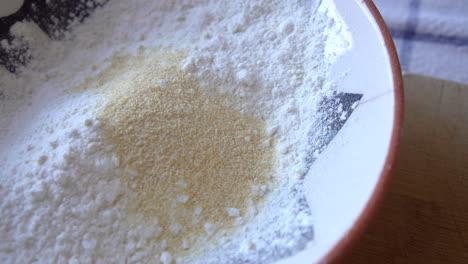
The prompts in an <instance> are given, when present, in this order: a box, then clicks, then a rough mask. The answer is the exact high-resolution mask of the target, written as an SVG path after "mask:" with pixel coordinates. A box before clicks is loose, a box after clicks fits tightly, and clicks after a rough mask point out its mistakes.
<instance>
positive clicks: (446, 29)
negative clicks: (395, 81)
mask: <svg viewBox="0 0 468 264" xmlns="http://www.w3.org/2000/svg"><path fill="white" fill-rule="evenodd" d="M374 2H375V4H376V6H377V7H378V9H379V10H380V12H381V13H382V16H383V17H384V19H385V21H386V23H387V26H388V27H389V29H390V31H391V32H392V35H393V38H394V41H395V44H396V46H397V50H398V54H399V56H400V61H401V64H402V67H403V70H404V71H407V72H412V73H418V74H423V75H428V76H432V77H437V78H442V79H448V80H453V81H458V82H463V83H468V0H374Z"/></svg>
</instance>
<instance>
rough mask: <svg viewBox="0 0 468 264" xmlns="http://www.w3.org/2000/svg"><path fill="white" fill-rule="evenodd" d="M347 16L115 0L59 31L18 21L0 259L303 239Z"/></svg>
mask: <svg viewBox="0 0 468 264" xmlns="http://www.w3.org/2000/svg"><path fill="white" fill-rule="evenodd" d="M89 2H90V3H94V2H92V1H89ZM100 5H102V3H100ZM89 6H90V8H91V7H93V6H94V5H93V4H90V5H89ZM340 23H341V22H340V21H339V20H338V18H337V17H335V16H334V15H333V14H332V13H330V11H329V10H328V9H327V8H326V7H325V6H323V5H322V3H315V2H313V3H310V5H305V4H304V1H292V2H291V1H249V2H248V3H245V2H244V1H213V2H211V1H197V2H196V3H193V2H192V1H183V0H168V1H150V0H138V1H131V2H129V1H120V0H112V1H109V2H108V3H106V4H105V5H103V6H102V7H99V8H97V9H95V10H94V11H93V12H92V16H91V17H90V18H88V19H87V20H85V21H84V22H83V23H81V24H77V25H76V26H74V27H73V28H72V30H70V31H66V32H63V34H60V35H63V36H64V38H63V39H60V40H51V39H50V38H49V37H48V36H47V35H46V34H45V33H44V32H43V31H42V30H41V29H40V28H39V27H38V25H36V24H35V23H32V22H30V21H24V22H19V23H17V24H15V25H14V26H13V27H12V29H11V32H10V33H11V35H12V36H13V37H14V40H12V41H6V42H5V41H3V42H2V47H3V48H4V49H6V50H12V51H17V50H19V49H25V50H27V52H26V53H25V54H23V55H22V56H25V59H24V60H23V61H28V63H27V64H25V65H24V66H21V65H17V66H18V71H17V73H16V74H11V73H9V72H7V71H6V70H5V69H3V68H2V69H0V74H1V78H0V95H1V97H0V108H1V112H2V115H1V116H0V125H1V126H0V127H1V130H0V158H1V159H2V163H1V164H0V169H1V170H0V171H1V172H0V180H1V181H0V195H1V196H2V197H3V199H2V200H1V201H0V212H1V219H2V221H1V222H0V236H1V237H2V240H1V241H0V262H2V263H29V262H54V263H163V264H168V263H271V262H274V261H275V260H278V259H281V258H284V257H287V256H290V255H291V254H294V253H295V252H297V251H299V250H301V249H302V248H304V247H305V245H306V244H307V243H308V242H309V241H311V240H312V239H313V218H312V216H311V211H312V212H313V208H312V209H309V208H308V206H307V204H306V202H305V199H304V196H303V194H302V190H301V184H302V180H303V177H304V176H305V174H306V173H307V170H306V168H307V164H306V162H307V156H308V155H309V154H310V151H311V150H310V149H309V148H308V139H307V135H308V133H309V132H310V130H311V126H312V125H313V124H314V121H315V120H317V118H318V117H317V115H315V114H314V113H316V112H317V109H318V107H319V102H320V101H321V99H322V98H323V97H324V96H326V95H329V94H330V93H332V92H333V87H332V82H331V81H330V80H329V78H330V77H329V71H330V68H331V66H332V64H333V62H334V60H335V59H336V57H337V56H339V54H341V53H342V52H343V51H344V50H345V49H346V48H347V45H348V42H347V40H346V38H345V37H344V36H345V35H344V34H343V33H342V30H343V29H342V27H343V25H342V24H340ZM330 43H333V45H331V44H330Z"/></svg>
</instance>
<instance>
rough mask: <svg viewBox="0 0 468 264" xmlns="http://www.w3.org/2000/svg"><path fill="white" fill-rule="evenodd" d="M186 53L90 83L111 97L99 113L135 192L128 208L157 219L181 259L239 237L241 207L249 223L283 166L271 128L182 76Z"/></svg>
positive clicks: (125, 60) (135, 63) (127, 61)
mask: <svg viewBox="0 0 468 264" xmlns="http://www.w3.org/2000/svg"><path fill="white" fill-rule="evenodd" d="M184 56H185V55H184V54H183V53H182V52H178V53H175V52H173V51H170V50H165V51H158V52H155V54H154V55H153V56H146V57H145V56H143V55H142V56H139V57H137V58H129V57H116V58H115V59H114V62H113V66H112V67H111V70H108V71H107V73H106V74H104V75H102V76H100V78H99V79H97V80H94V82H92V81H89V82H88V85H90V84H91V83H94V85H96V86H100V87H101V88H100V91H101V92H102V93H103V94H104V98H105V100H104V104H103V106H102V107H101V108H100V110H99V111H98V113H97V114H98V118H99V119H100V120H101V121H102V127H103V129H104V138H105V140H107V142H108V143H109V144H110V145H111V146H113V147H114V148H113V152H114V155H116V156H117V157H118V159H119V164H120V165H119V166H120V167H121V168H122V169H123V171H124V173H123V175H122V182H124V183H126V184H127V186H128V188H129V189H130V190H131V193H133V195H132V196H131V197H130V198H129V199H130V201H131V202H130V204H131V206H130V207H129V210H130V212H131V213H132V214H134V215H135V216H137V217H138V216H141V217H145V218H147V219H148V221H155V219H157V221H158V223H159V226H160V227H162V233H161V236H160V239H161V240H166V241H167V245H168V251H170V252H171V254H174V255H177V254H180V252H181V251H183V250H184V248H186V246H188V247H190V248H191V249H192V248H194V245H195V244H196V243H197V242H198V243H200V242H201V241H205V240H206V239H208V238H209V236H210V235H211V232H212V231H216V232H217V233H218V234H220V233H222V231H223V230H224V231H229V230H232V228H233V227H234V226H235V225H237V224H239V221H241V219H240V218H238V217H236V215H237V210H236V209H239V212H240V217H242V218H243V219H244V220H248V219H249V217H251V215H249V208H250V207H251V206H256V205H258V203H259V202H261V200H262V197H261V195H260V196H259V195H255V193H254V192H253V189H254V188H256V187H259V186H263V188H265V186H268V185H270V184H271V179H270V178H269V177H268V175H269V173H271V172H272V169H273V163H274V161H273V149H272V147H271V145H270V144H265V142H268V141H270V140H271V139H270V138H269V137H267V135H266V133H265V124H264V123H263V122H262V121H260V120H257V119H254V118H252V117H249V116H245V115H243V114H241V112H240V111H238V110H236V109H233V108H229V107H226V103H225V101H226V100H228V98H226V97H223V96H220V95H207V94H206V93H205V92H204V90H202V89H201V88H200V87H199V85H198V82H197V81H196V80H195V79H194V78H192V77H190V76H189V75H188V74H187V73H185V72H184V71H182V70H181V69H180V65H181V61H182V60H183V58H184ZM91 86H92V85H91ZM261 188H262V187H260V189H261ZM228 208H235V209H228ZM229 213H230V215H229ZM182 244H185V245H184V246H182ZM202 244H203V243H202Z"/></svg>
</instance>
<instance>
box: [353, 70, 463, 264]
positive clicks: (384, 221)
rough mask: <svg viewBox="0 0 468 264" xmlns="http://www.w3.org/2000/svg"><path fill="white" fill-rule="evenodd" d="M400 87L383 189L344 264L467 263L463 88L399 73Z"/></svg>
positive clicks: (445, 82) (449, 83)
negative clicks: (401, 106)
mask: <svg viewBox="0 0 468 264" xmlns="http://www.w3.org/2000/svg"><path fill="white" fill-rule="evenodd" d="M467 74H468V73H467ZM404 84H405V97H406V98H405V108H406V109H405V124H404V132H403V139H402V144H401V149H400V155H399V159H398V162H397V165H396V169H395V172H394V174H393V179H392V184H391V187H390V190H389V192H388V193H387V196H386V197H385V200H384V203H383V205H382V207H381V209H380V211H379V213H378V215H377V218H376V219H375V220H374V221H373V223H372V225H371V226H370V227H369V229H368V230H367V232H366V233H365V235H364V237H363V238H362V240H361V241H360V243H359V244H358V245H357V246H356V247H355V248H354V249H353V250H352V252H351V253H350V254H349V255H348V256H347V258H346V259H345V261H344V263H349V264H354V263H366V264H367V263H369V264H374V263H425V264H426V263H441V264H442V263H443V264H448V263H463V264H467V263H468V85H462V84H457V83H453V82H448V81H443V80H437V79H431V78H427V77H422V76H417V75H406V76H404Z"/></svg>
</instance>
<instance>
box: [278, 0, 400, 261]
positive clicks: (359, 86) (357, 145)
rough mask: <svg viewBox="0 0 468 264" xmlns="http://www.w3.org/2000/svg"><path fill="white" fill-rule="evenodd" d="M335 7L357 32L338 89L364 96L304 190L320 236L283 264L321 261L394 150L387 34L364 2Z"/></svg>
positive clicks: (343, 1) (337, 71)
mask: <svg viewBox="0 0 468 264" xmlns="http://www.w3.org/2000/svg"><path fill="white" fill-rule="evenodd" d="M335 5H336V9H337V12H338V13H339V15H340V16H341V17H342V19H343V20H344V22H345V24H346V25H347V26H348V28H349V32H350V33H351V36H352V44H351V46H352V47H351V49H350V50H349V52H347V53H346V54H345V55H344V56H343V57H342V58H340V59H339V61H338V62H337V63H336V66H335V68H334V71H333V72H334V75H336V76H337V78H339V76H341V75H343V73H344V74H346V76H345V77H344V78H341V81H339V84H338V86H339V88H338V89H339V90H340V91H341V92H347V93H359V94H363V97H362V98H361V100H360V104H359V105H358V106H357V108H356V109H355V110H354V111H353V113H352V114H351V116H350V117H349V119H348V120H347V121H346V124H345V125H344V127H343V128H342V129H341V130H340V131H339V133H338V134H337V135H336V137H335V138H334V139H333V140H332V141H331V143H330V144H329V145H328V147H327V148H326V150H325V151H324V152H323V153H322V154H321V155H320V157H319V158H318V159H317V160H316V161H315V163H314V164H313V165H312V167H311V170H310V171H309V173H308V174H307V176H306V180H305V188H304V189H305V192H306V197H307V200H308V203H309V205H310V208H311V211H312V214H313V216H314V219H315V223H314V233H315V234H314V240H313V241H312V242H310V244H309V245H307V247H306V249H305V250H303V251H302V252H300V253H299V254H297V255H294V256H292V257H290V258H287V259H283V260H281V261H278V262H277V263H278V264H279V263H308V264H310V263H315V262H317V261H320V259H321V258H323V257H324V256H325V255H326V254H327V253H328V252H329V251H330V250H331V249H332V248H333V247H334V245H336V244H337V243H338V242H339V240H340V239H341V238H343V237H344V236H345V235H346V233H347V232H348V231H349V230H350V228H351V227H352V226H353V224H354V223H355V221H356V220H357V218H358V217H359V215H360V214H361V212H362V211H363V209H364V208H365V206H366V204H367V202H368V200H369V199H370V197H371V195H372V193H373V191H374V189H375V186H376V183H377V182H378V180H379V178H380V176H381V173H382V171H383V170H384V166H386V165H385V159H386V158H387V155H388V153H389V147H390V139H391V136H392V129H393V121H394V118H395V114H394V108H395V94H394V80H393V76H392V67H391V64H390V58H389V54H388V52H387V49H386V47H385V43H384V39H383V36H382V34H381V32H380V30H379V27H378V24H377V23H376V21H374V18H373V16H372V14H371V13H370V11H369V10H368V8H367V6H366V4H365V3H364V2H363V1H349V0H336V1H335Z"/></svg>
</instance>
